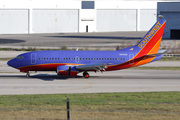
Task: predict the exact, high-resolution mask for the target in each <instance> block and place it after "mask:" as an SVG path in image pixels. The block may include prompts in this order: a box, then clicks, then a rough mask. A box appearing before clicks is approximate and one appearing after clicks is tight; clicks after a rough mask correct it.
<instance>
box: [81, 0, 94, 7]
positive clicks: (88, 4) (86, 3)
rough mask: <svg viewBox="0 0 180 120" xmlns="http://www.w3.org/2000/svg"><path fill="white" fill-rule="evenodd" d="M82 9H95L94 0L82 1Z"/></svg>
mask: <svg viewBox="0 0 180 120" xmlns="http://www.w3.org/2000/svg"><path fill="white" fill-rule="evenodd" d="M82 9H94V1H82Z"/></svg>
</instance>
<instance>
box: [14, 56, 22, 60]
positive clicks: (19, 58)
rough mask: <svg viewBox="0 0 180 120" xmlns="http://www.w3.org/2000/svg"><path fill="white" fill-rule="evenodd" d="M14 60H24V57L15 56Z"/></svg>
mask: <svg viewBox="0 0 180 120" xmlns="http://www.w3.org/2000/svg"><path fill="white" fill-rule="evenodd" d="M16 59H18V60H21V59H24V57H23V56H17V57H16Z"/></svg>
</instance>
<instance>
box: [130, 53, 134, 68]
mask: <svg viewBox="0 0 180 120" xmlns="http://www.w3.org/2000/svg"><path fill="white" fill-rule="evenodd" d="M129 60H130V61H129V64H130V65H133V64H134V54H129Z"/></svg>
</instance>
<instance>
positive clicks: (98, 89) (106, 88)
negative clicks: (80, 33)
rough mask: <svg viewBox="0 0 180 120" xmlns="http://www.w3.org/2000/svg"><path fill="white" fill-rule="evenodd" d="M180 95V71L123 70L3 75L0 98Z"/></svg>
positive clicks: (0, 82) (0, 76) (0, 77)
mask: <svg viewBox="0 0 180 120" xmlns="http://www.w3.org/2000/svg"><path fill="white" fill-rule="evenodd" d="M150 91H180V71H169V70H132V69H126V70H119V71H113V72H104V73H93V72H92V73H91V72H90V78H89V79H85V78H84V77H82V75H81V74H79V76H78V77H70V78H68V77H60V76H57V75H56V74H55V73H52V72H50V73H33V74H31V77H29V78H26V76H25V74H24V73H0V95H12V94H13V95H14V94H59V93H102V92H150Z"/></svg>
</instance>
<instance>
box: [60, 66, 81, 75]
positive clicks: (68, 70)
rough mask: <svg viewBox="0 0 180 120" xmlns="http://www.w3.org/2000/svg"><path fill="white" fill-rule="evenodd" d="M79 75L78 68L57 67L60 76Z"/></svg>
mask: <svg viewBox="0 0 180 120" xmlns="http://www.w3.org/2000/svg"><path fill="white" fill-rule="evenodd" d="M77 73H78V71H77V69H76V67H71V66H65V65H63V66H58V67H57V74H58V75H66V76H77Z"/></svg>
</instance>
